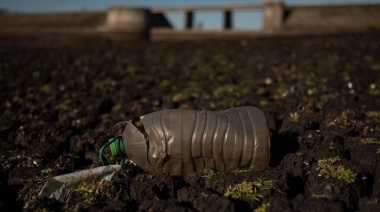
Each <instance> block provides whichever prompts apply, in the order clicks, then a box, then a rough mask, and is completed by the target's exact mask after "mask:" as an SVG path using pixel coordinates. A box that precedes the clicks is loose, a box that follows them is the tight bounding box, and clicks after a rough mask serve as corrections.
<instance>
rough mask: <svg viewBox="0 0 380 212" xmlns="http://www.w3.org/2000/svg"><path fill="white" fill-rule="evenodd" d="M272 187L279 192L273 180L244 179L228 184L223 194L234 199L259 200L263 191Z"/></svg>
mask: <svg viewBox="0 0 380 212" xmlns="http://www.w3.org/2000/svg"><path fill="white" fill-rule="evenodd" d="M271 189H274V190H276V191H279V192H281V191H280V190H279V189H278V188H277V187H276V184H275V181H273V180H265V179H260V178H259V179H257V180H255V181H252V182H247V181H246V180H244V181H243V182H242V183H239V184H235V185H233V186H231V185H230V186H228V187H227V189H226V192H225V193H224V196H227V197H228V196H230V197H231V198H234V199H242V198H246V199H249V200H251V201H260V200H261V199H262V198H263V194H264V192H265V191H268V190H271Z"/></svg>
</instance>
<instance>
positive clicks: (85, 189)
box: [74, 182, 97, 197]
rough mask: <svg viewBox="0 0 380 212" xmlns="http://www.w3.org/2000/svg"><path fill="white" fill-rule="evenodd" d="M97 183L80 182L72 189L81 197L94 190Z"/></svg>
mask: <svg viewBox="0 0 380 212" xmlns="http://www.w3.org/2000/svg"><path fill="white" fill-rule="evenodd" d="M96 186H97V184H96V183H95V182H82V183H80V184H79V185H78V186H77V187H76V188H75V189H74V191H75V192H77V193H79V194H81V195H82V196H83V197H87V196H88V195H89V194H91V193H92V192H94V191H95V189H96Z"/></svg>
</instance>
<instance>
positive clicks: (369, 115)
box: [366, 111, 380, 118]
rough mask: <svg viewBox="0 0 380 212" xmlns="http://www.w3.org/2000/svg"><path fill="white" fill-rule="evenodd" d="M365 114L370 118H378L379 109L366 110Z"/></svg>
mask: <svg viewBox="0 0 380 212" xmlns="http://www.w3.org/2000/svg"><path fill="white" fill-rule="evenodd" d="M366 115H367V116H368V117H371V118H380V111H368V112H367V114H366Z"/></svg>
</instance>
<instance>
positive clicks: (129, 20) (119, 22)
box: [99, 6, 151, 39]
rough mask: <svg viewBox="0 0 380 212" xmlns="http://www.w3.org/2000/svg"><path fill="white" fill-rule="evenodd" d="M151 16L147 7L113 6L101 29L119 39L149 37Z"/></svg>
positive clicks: (108, 11)
mask: <svg viewBox="0 0 380 212" xmlns="http://www.w3.org/2000/svg"><path fill="white" fill-rule="evenodd" d="M150 18H151V13H150V10H149V9H147V8H142V7H126V6H111V7H109V8H108V10H107V17H106V23H105V25H104V26H103V27H101V28H100V29H99V31H101V32H103V33H106V34H107V35H108V36H110V37H115V38H116V37H117V39H119V38H120V39H141V38H143V39H145V38H147V39H149V30H150Z"/></svg>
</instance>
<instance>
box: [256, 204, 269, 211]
mask: <svg viewBox="0 0 380 212" xmlns="http://www.w3.org/2000/svg"><path fill="white" fill-rule="evenodd" d="M269 206H270V204H269V202H268V203H263V204H261V205H260V206H259V207H258V208H256V209H255V212H267V211H268V207H269Z"/></svg>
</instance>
